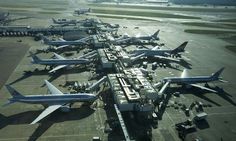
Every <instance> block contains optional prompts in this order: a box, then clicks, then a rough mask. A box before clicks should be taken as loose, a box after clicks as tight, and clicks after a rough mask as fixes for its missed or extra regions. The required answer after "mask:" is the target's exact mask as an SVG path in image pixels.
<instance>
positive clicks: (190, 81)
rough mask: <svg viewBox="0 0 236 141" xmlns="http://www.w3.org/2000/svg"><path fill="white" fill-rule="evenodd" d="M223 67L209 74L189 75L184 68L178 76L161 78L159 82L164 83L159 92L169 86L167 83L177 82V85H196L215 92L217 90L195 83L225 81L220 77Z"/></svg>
mask: <svg viewBox="0 0 236 141" xmlns="http://www.w3.org/2000/svg"><path fill="white" fill-rule="evenodd" d="M223 70H224V68H221V69H220V70H218V71H217V72H215V73H213V74H212V75H210V76H192V77H189V76H188V75H187V71H186V69H185V70H184V71H183V72H182V74H181V76H180V77H165V78H163V79H162V80H161V83H162V84H164V85H163V87H162V88H161V90H160V93H163V92H164V91H165V90H166V88H167V87H168V86H169V84H179V85H186V86H192V87H197V88H201V89H204V90H207V91H210V92H214V93H216V92H217V91H215V90H213V89H211V88H208V87H206V86H201V85H198V84H197V83H205V84H206V85H207V83H208V82H212V81H221V82H226V81H225V80H222V78H220V77H219V76H220V74H221V73H222V72H223Z"/></svg>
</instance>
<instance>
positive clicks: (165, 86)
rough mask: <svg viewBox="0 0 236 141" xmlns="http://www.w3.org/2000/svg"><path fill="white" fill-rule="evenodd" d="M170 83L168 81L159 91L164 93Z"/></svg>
mask: <svg viewBox="0 0 236 141" xmlns="http://www.w3.org/2000/svg"><path fill="white" fill-rule="evenodd" d="M169 84H170V81H167V82H166V83H165V85H164V86H163V87H162V88H161V90H160V91H159V92H158V93H160V94H163V92H164V91H165V90H166V88H167V87H168V85H169Z"/></svg>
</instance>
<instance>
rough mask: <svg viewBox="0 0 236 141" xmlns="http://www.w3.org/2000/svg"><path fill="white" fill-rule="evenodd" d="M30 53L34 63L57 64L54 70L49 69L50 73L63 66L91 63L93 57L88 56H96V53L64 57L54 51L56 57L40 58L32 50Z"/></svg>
mask: <svg viewBox="0 0 236 141" xmlns="http://www.w3.org/2000/svg"><path fill="white" fill-rule="evenodd" d="M30 55H31V57H32V61H31V63H32V64H40V65H46V66H47V65H49V66H56V67H55V68H53V69H52V70H50V71H49V73H52V72H55V71H57V70H60V69H62V68H65V67H68V66H70V65H79V64H89V63H91V58H88V56H90V55H91V56H92V57H94V54H89V55H87V56H85V55H84V56H81V57H79V58H75V59H66V58H64V57H62V56H61V55H59V54H57V53H54V55H55V57H56V59H40V58H39V57H38V56H36V55H35V54H33V53H32V52H30Z"/></svg>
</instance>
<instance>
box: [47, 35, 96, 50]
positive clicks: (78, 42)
mask: <svg viewBox="0 0 236 141" xmlns="http://www.w3.org/2000/svg"><path fill="white" fill-rule="evenodd" d="M42 38H43V43H45V44H47V45H51V46H57V47H55V49H61V48H65V47H68V46H70V45H88V44H89V41H90V40H91V36H88V37H85V38H82V39H79V40H75V41H66V40H64V39H62V38H59V40H58V41H51V40H49V39H48V38H46V37H44V36H43V37H42Z"/></svg>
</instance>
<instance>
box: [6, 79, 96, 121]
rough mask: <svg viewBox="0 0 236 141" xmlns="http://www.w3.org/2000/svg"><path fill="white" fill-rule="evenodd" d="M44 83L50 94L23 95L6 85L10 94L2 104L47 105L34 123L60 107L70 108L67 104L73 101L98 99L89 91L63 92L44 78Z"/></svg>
mask: <svg viewBox="0 0 236 141" xmlns="http://www.w3.org/2000/svg"><path fill="white" fill-rule="evenodd" d="M45 83H46V85H47V87H48V90H49V91H50V95H27V96H24V95H22V94H21V93H19V92H18V91H17V90H15V89H14V88H12V87H11V86H10V85H6V88H7V90H8V91H9V93H10V94H11V95H12V98H10V99H9V102H8V103H6V104H4V105H3V106H7V105H10V104H13V103H15V102H22V103H29V104H42V105H43V106H47V108H46V109H45V110H44V111H43V112H42V113H41V114H40V115H39V116H38V117H37V118H36V119H35V120H34V121H33V122H32V123H31V124H35V123H37V122H39V121H40V120H42V119H43V118H45V117H46V116H48V115H49V114H51V113H53V112H54V111H56V110H57V109H60V108H70V106H68V104H73V103H75V102H89V103H92V102H94V101H95V100H96V99H98V95H94V94H90V93H75V94H64V93H62V92H61V91H60V90H58V89H57V88H56V87H55V86H53V85H52V84H51V83H49V82H48V81H47V80H45Z"/></svg>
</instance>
